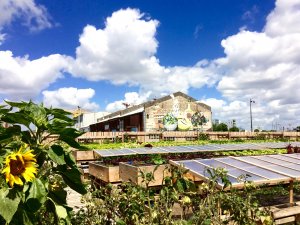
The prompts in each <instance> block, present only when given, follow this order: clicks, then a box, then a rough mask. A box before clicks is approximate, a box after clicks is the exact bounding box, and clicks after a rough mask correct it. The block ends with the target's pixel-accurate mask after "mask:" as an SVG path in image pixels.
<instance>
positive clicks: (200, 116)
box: [163, 99, 209, 131]
mask: <svg viewBox="0 0 300 225" xmlns="http://www.w3.org/2000/svg"><path fill="white" fill-rule="evenodd" d="M208 122H209V119H208V117H206V116H205V115H204V113H203V112H199V111H198V112H194V111H193V110H191V107H190V104H188V107H187V109H186V110H185V111H184V112H180V110H179V102H178V100H177V99H173V108H172V112H169V113H167V114H166V115H165V116H164V117H163V126H164V128H165V129H166V130H168V131H174V130H176V129H178V130H180V131H188V130H193V129H203V126H206V125H208V124H207V123H208Z"/></svg>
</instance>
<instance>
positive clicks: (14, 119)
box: [2, 112, 31, 127]
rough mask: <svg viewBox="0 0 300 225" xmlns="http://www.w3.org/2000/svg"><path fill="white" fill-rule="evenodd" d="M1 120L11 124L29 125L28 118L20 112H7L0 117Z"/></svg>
mask: <svg viewBox="0 0 300 225" xmlns="http://www.w3.org/2000/svg"><path fill="white" fill-rule="evenodd" d="M2 121H4V122H7V123H11V124H16V123H17V124H23V125H25V126H26V127H29V125H30V122H31V121H30V118H29V117H28V116H27V115H26V114H24V113H22V112H15V113H7V114H5V115H4V116H3V117H2Z"/></svg>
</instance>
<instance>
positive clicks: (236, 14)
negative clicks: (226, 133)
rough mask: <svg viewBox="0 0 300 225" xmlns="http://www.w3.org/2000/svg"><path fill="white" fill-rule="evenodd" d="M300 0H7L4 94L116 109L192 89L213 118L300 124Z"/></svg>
mask: <svg viewBox="0 0 300 225" xmlns="http://www.w3.org/2000/svg"><path fill="white" fill-rule="evenodd" d="M299 21H300V0H277V1H274V0H264V1H261V0H231V1H228V0H210V1H205V0H188V1H187V0H165V1H163V2H162V1H158V0H151V1H149V0H145V1H140V0H132V1H129V0H122V1H109V0H86V1H82V0H72V1H70V0H1V1H0V103H1V102H4V100H6V99H8V100H14V101H21V100H22V101H28V100H30V99H31V100H33V101H35V102H43V103H44V104H45V105H46V106H52V107H61V108H64V109H76V108H77V106H80V107H81V108H83V109H85V110H88V111H95V112H96V111H109V112H113V111H116V110H119V109H123V108H124V107H125V106H124V105H123V104H122V103H124V102H125V103H129V104H131V105H135V104H139V103H142V102H144V101H147V100H151V99H153V98H159V97H161V96H165V95H168V94H170V93H173V92H177V91H182V92H184V93H186V94H188V95H190V96H192V97H194V98H195V99H198V100H200V101H201V102H203V103H206V104H208V105H210V106H211V107H212V113H213V119H219V120H221V121H222V122H226V123H227V122H229V121H232V120H233V119H235V120H236V122H237V125H238V126H239V127H242V128H244V129H246V130H250V112H249V110H250V108H249V103H250V99H252V100H253V101H254V102H255V103H252V115H253V127H254V128H260V129H278V130H279V129H283V128H284V129H290V128H293V127H296V126H299V125H300V101H299V99H300V88H299V83H300V82H299V80H300V22H299Z"/></svg>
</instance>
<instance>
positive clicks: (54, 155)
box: [48, 145, 66, 165]
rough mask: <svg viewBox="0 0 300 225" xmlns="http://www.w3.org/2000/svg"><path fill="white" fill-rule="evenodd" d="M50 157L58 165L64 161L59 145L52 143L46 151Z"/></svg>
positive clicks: (63, 153)
mask: <svg viewBox="0 0 300 225" xmlns="http://www.w3.org/2000/svg"><path fill="white" fill-rule="evenodd" d="M48 155H49V157H50V159H52V160H53V161H54V162H55V163H57V164H58V165H64V164H66V162H65V152H64V149H63V148H62V147H61V146H60V145H52V146H51V148H50V149H49V151H48Z"/></svg>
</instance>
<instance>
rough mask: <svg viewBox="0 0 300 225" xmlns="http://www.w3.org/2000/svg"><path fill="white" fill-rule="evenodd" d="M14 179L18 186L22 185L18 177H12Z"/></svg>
mask: <svg viewBox="0 0 300 225" xmlns="http://www.w3.org/2000/svg"><path fill="white" fill-rule="evenodd" d="M14 179H15V183H16V184H18V185H21V186H22V185H23V181H22V180H21V178H20V177H18V176H14Z"/></svg>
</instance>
